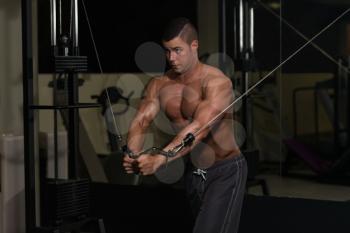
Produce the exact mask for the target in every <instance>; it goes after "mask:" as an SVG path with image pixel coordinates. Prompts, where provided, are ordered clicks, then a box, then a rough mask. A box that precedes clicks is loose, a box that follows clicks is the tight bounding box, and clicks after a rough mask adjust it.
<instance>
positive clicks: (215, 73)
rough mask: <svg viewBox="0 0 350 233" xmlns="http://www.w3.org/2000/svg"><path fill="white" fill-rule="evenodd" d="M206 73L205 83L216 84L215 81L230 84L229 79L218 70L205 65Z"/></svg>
mask: <svg viewBox="0 0 350 233" xmlns="http://www.w3.org/2000/svg"><path fill="white" fill-rule="evenodd" d="M205 69H206V70H207V71H206V75H205V77H206V79H207V80H206V81H207V82H217V81H226V82H231V80H230V78H229V77H227V76H226V75H225V74H224V73H223V72H222V71H221V70H220V69H218V68H216V67H214V66H211V65H205Z"/></svg>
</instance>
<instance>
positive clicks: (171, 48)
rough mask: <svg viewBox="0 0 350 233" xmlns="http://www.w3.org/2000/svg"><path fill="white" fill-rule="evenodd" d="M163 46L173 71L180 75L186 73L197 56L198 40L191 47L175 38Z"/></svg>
mask: <svg viewBox="0 0 350 233" xmlns="http://www.w3.org/2000/svg"><path fill="white" fill-rule="evenodd" d="M163 46H164V49H165V55H166V58H167V60H168V62H169V65H170V67H171V69H172V70H173V71H174V72H176V73H178V74H183V73H185V72H186V71H187V70H188V69H189V68H190V67H191V65H192V64H193V63H194V61H195V58H196V56H197V48H198V42H197V40H194V41H192V43H191V44H190V45H189V44H188V43H186V42H185V41H184V40H182V39H181V38H180V37H175V38H174V39H172V40H170V41H166V42H165V41H163Z"/></svg>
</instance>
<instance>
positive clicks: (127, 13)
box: [38, 0, 350, 73]
mask: <svg viewBox="0 0 350 233" xmlns="http://www.w3.org/2000/svg"><path fill="white" fill-rule="evenodd" d="M62 2H63V3H67V2H69V0H62ZM227 2H228V9H227V11H228V16H229V17H232V12H231V11H230V9H231V5H232V4H233V2H234V1H227ZM84 3H85V5H86V8H87V12H88V17H89V20H90V23H91V28H92V31H93V35H94V38H95V42H96V45H97V49H98V53H99V55H100V60H101V65H102V69H103V71H104V72H107V73H108V72H140V70H139V69H138V67H137V66H136V64H135V61H134V56H135V51H136V49H137V48H138V46H140V45H141V44H142V43H144V42H146V41H154V42H157V43H159V38H160V36H161V32H162V29H163V28H164V26H165V24H166V23H167V22H168V21H169V20H170V19H172V18H174V17H179V16H185V17H188V18H189V19H191V20H192V22H194V24H195V25H196V24H197V22H196V21H197V1H196V0H177V1H172V0H149V1H136V0H133V1H93V0H85V1H84ZM281 3H282V8H281V9H282V10H281V12H279V10H276V12H277V13H281V14H282V17H283V18H284V19H285V20H287V21H288V22H289V23H290V24H292V25H293V26H294V27H296V28H297V29H298V30H299V31H301V32H302V33H303V34H305V36H307V37H309V38H311V37H312V36H314V35H315V34H317V33H318V32H319V31H321V30H322V29H323V28H324V27H325V26H326V25H328V24H329V23H330V22H331V21H332V20H334V19H335V18H336V17H337V16H339V14H340V13H342V12H343V11H345V9H346V7H344V6H339V5H333V4H332V5H331V4H324V3H319V2H315V1H281ZM79 7H80V9H79V19H80V21H79V45H80V54H81V55H86V56H88V60H89V72H97V73H99V72H100V70H99V68H98V63H97V59H96V55H95V52H94V48H93V44H92V39H91V36H90V33H89V30H88V27H87V20H86V18H85V14H84V11H83V8H82V1H79ZM38 9H39V10H38V12H39V20H38V21H39V35H38V38H39V72H40V73H48V72H52V68H50V61H51V60H52V59H51V56H52V49H51V47H50V11H49V9H50V8H49V1H48V0H39V1H38ZM255 14H256V16H255V19H256V20H255V36H256V37H255V45H256V54H255V57H256V69H258V70H271V69H273V68H275V67H276V66H277V65H278V64H279V63H280V62H281V61H283V60H284V59H286V58H287V57H288V56H289V55H291V54H292V53H293V52H294V51H296V50H297V49H298V48H300V47H301V46H302V45H303V44H305V43H306V41H305V40H304V39H302V38H301V37H299V36H298V35H297V34H296V33H294V32H293V31H292V30H290V29H289V28H288V27H287V26H285V25H283V24H280V21H279V20H278V19H277V18H276V17H275V16H273V15H272V14H270V13H269V12H267V11H266V10H265V9H263V8H262V7H261V6H260V5H259V4H256V5H255ZM63 18H64V19H65V21H66V22H69V14H68V15H65V16H64V17H63ZM349 21H350V16H346V17H344V18H343V19H341V20H340V21H338V22H337V23H336V24H335V25H333V26H332V27H331V28H330V29H329V30H327V31H326V32H325V33H323V34H322V35H321V36H320V37H319V38H318V39H316V40H315V41H314V42H315V43H317V44H318V45H319V46H320V47H321V48H323V49H324V50H325V51H327V52H328V53H329V54H330V55H331V56H333V57H335V58H336V57H339V56H344V55H346V54H345V50H344V48H345V41H344V39H341V38H344V37H346V35H345V33H346V30H345V29H346V28H345V26H346V24H348V23H349ZM228 22H232V21H231V20H230V19H228ZM281 25H282V29H281V28H280V26H281ZM231 26H232V25H229V28H228V37H229V38H228V40H227V41H228V42H230V41H233V39H232V36H233V34H232V30H233V27H231ZM65 27H66V28H68V26H67V25H66V26H65ZM281 41H282V44H281ZM281 45H282V46H281ZM228 49H229V50H231V52H229V55H230V56H231V57H233V52H232V50H233V43H229V44H228ZM280 53H281V54H280ZM334 71H335V65H334V64H333V63H332V62H330V61H329V60H328V59H327V58H325V57H324V56H323V55H322V54H321V53H320V52H318V51H317V50H316V49H314V48H313V47H311V46H308V47H307V48H305V49H303V50H302V51H301V52H300V53H299V54H298V55H296V56H295V57H294V58H293V59H291V60H290V61H289V62H288V63H286V64H285V65H284V66H283V72H334Z"/></svg>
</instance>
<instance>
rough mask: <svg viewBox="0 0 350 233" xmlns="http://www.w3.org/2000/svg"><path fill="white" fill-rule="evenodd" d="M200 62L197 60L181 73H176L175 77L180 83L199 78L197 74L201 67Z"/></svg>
mask: <svg viewBox="0 0 350 233" xmlns="http://www.w3.org/2000/svg"><path fill="white" fill-rule="evenodd" d="M202 65H203V64H202V63H200V62H199V60H197V61H196V62H195V63H194V64H193V65H192V66H191V67H190V69H188V70H187V71H186V72H185V73H183V74H178V77H177V79H178V80H179V81H180V82H182V83H188V82H191V81H193V80H195V79H198V78H200V76H199V75H198V74H199V72H200V71H201V69H202Z"/></svg>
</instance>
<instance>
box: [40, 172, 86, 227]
mask: <svg viewBox="0 0 350 233" xmlns="http://www.w3.org/2000/svg"><path fill="white" fill-rule="evenodd" d="M42 200H43V202H42V205H41V210H42V215H41V216H42V221H43V222H42V223H43V225H45V226H57V225H60V224H64V223H72V222H76V221H79V220H81V219H83V218H86V217H87V216H88V215H89V213H90V181H89V180H88V179H78V180H67V179H46V183H45V185H44V187H43V193H42Z"/></svg>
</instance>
